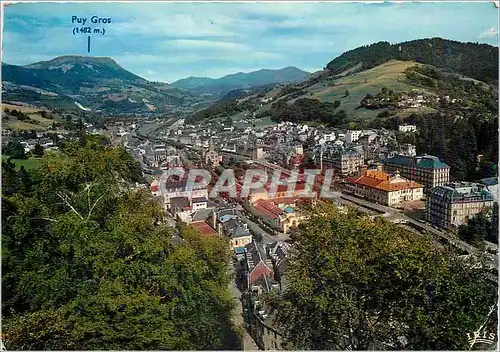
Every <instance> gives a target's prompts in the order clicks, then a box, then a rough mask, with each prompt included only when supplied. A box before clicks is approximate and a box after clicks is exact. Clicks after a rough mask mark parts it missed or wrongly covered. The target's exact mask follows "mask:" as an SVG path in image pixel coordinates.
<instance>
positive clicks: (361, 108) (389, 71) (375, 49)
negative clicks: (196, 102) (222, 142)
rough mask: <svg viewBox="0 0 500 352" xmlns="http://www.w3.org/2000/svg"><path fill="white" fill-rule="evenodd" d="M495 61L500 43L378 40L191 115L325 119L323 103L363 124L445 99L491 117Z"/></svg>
mask: <svg viewBox="0 0 500 352" xmlns="http://www.w3.org/2000/svg"><path fill="white" fill-rule="evenodd" d="M400 47H401V50H400ZM394 57H398V58H399V59H394ZM411 58H415V59H414V60H411ZM497 60H498V48H495V47H492V46H490V45H485V44H473V43H460V42H453V41H448V40H444V39H440V38H434V39H422V40H417V41H412V42H407V43H401V44H394V45H391V44H389V43H387V42H380V43H376V44H372V45H370V46H365V47H360V48H357V49H354V50H351V51H348V52H346V53H344V54H342V55H340V56H339V57H337V58H335V59H334V60H332V61H331V62H330V63H328V65H327V67H326V68H325V69H324V70H323V71H320V72H316V73H314V74H313V75H311V76H310V78H309V80H307V81H303V82H300V83H298V84H287V85H284V86H276V87H274V88H272V89H269V90H266V91H265V92H260V93H258V94H257V93H250V95H248V96H246V97H244V98H240V99H239V100H233V101H221V102H220V107H218V106H217V104H214V105H212V106H211V107H209V108H207V109H205V110H204V111H201V112H198V113H197V114H195V115H193V119H194V120H201V119H207V118H209V119H211V118H226V117H227V116H232V115H231V114H234V112H240V111H241V112H246V111H250V112H255V114H256V116H257V117H258V118H266V117H273V118H274V119H275V120H277V121H278V120H288V121H316V122H325V121H318V119H320V120H321V118H319V116H320V115H321V114H319V113H312V114H311V112H312V111H313V110H314V109H316V110H317V111H320V110H321V109H324V110H325V114H324V116H327V118H326V119H327V120H328V119H329V120H328V121H327V122H328V123H330V124H333V123H337V122H338V121H344V122H352V123H356V124H359V125H366V124H370V123H371V122H377V121H382V119H385V118H387V117H389V116H396V117H398V118H406V117H407V116H410V115H411V114H413V113H415V114H428V113H433V112H435V111H436V109H439V108H440V104H441V103H439V101H442V99H445V100H446V101H447V100H448V99H449V101H451V102H452V103H451V104H454V106H455V107H454V109H463V110H464V111H477V112H478V114H482V115H483V116H482V118H486V119H488V118H491V116H493V115H494V114H495V107H496V105H497V103H498V99H497V94H496V93H495V92H496V90H497V87H496V85H495V82H497V81H498V62H497ZM235 98H236V99H238V97H237V96H235ZM417 100H418V101H417ZM318 101H319V103H321V104H323V105H318ZM318 109H319V110H318ZM316 110H314V111H316ZM323 120H324V119H323Z"/></svg>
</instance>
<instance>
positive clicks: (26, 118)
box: [3, 108, 39, 124]
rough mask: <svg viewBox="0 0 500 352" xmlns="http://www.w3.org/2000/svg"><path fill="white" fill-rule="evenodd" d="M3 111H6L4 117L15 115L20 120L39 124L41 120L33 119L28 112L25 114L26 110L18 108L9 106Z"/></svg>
mask: <svg viewBox="0 0 500 352" xmlns="http://www.w3.org/2000/svg"><path fill="white" fill-rule="evenodd" d="M3 111H4V113H5V114H4V117H6V118H8V116H13V117H15V118H17V119H18V120H19V121H25V122H30V123H35V124H39V121H36V120H33V119H31V118H30V117H29V115H28V114H25V113H24V112H22V111H20V110H16V109H12V110H11V109H9V108H5V109H3Z"/></svg>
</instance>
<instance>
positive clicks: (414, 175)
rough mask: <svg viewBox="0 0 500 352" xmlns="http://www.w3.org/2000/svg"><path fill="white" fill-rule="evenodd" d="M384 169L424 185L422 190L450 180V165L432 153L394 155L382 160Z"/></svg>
mask: <svg viewBox="0 0 500 352" xmlns="http://www.w3.org/2000/svg"><path fill="white" fill-rule="evenodd" d="M384 171H385V172H388V173H390V174H395V173H396V172H399V174H400V175H401V176H403V177H405V178H407V179H409V180H411V181H415V182H418V183H420V184H422V185H423V186H424V192H427V191H428V190H430V189H431V188H433V187H437V186H441V185H444V184H447V183H448V182H450V167H449V166H448V165H446V164H445V163H444V162H443V161H441V160H440V159H439V158H438V157H436V156H432V155H423V156H414V157H411V156H403V155H396V156H394V157H392V158H388V159H386V160H384Z"/></svg>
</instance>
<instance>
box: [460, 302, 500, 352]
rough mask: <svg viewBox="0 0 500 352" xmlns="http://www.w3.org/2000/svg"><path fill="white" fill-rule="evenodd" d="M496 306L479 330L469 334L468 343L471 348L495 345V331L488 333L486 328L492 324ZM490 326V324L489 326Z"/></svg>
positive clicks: (492, 308) (492, 307) (491, 309)
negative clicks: (491, 319) (491, 320)
mask: <svg viewBox="0 0 500 352" xmlns="http://www.w3.org/2000/svg"><path fill="white" fill-rule="evenodd" d="M495 308H496V305H493V306H491V308H490V312H489V313H488V316H487V317H486V321H485V322H484V323H483V324H482V325H481V326H480V327H479V329H477V331H474V332H472V333H470V332H469V333H467V341H468V342H469V348H470V349H472V347H474V345H476V344H481V345H487V346H490V345H493V344H495V341H496V334H495V333H494V332H493V331H488V330H487V329H486V328H485V326H486V325H487V324H488V323H491V322H490V317H491V314H492V313H493V312H494V311H495ZM488 325H489V324H488Z"/></svg>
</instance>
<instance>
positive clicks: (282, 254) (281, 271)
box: [266, 241, 290, 290]
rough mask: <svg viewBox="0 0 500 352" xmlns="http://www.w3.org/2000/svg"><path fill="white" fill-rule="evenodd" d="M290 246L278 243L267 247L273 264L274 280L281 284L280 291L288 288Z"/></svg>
mask: <svg viewBox="0 0 500 352" xmlns="http://www.w3.org/2000/svg"><path fill="white" fill-rule="evenodd" d="M289 249H290V245H289V244H287V243H285V242H280V241H276V242H274V243H271V244H268V245H267V248H266V250H267V255H268V257H269V258H271V261H272V263H273V271H274V278H275V279H276V281H278V282H279V284H280V289H281V290H283V289H285V288H286V270H287V268H288V265H289V260H288V251H289Z"/></svg>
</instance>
